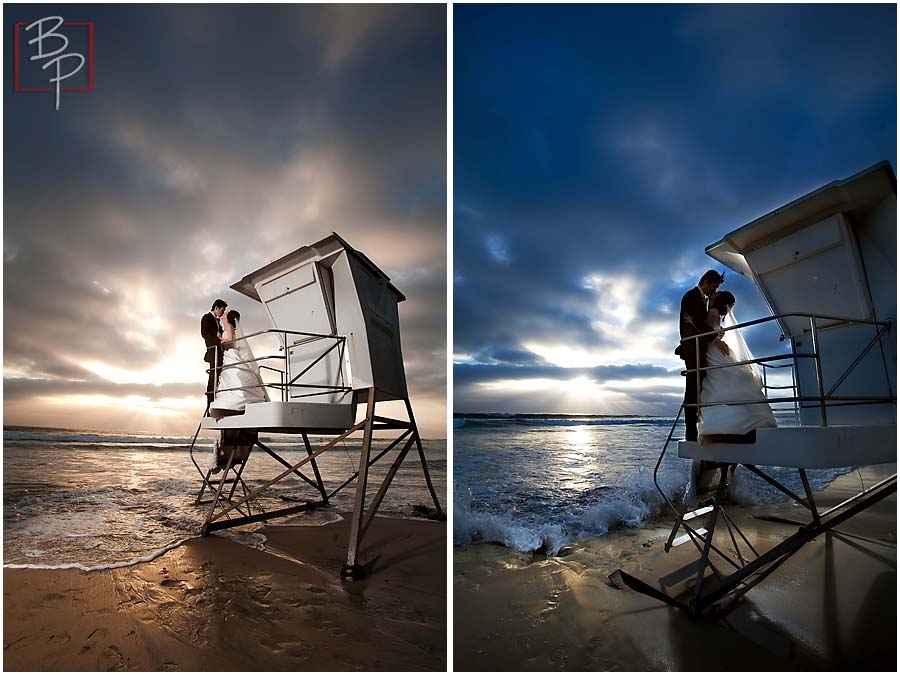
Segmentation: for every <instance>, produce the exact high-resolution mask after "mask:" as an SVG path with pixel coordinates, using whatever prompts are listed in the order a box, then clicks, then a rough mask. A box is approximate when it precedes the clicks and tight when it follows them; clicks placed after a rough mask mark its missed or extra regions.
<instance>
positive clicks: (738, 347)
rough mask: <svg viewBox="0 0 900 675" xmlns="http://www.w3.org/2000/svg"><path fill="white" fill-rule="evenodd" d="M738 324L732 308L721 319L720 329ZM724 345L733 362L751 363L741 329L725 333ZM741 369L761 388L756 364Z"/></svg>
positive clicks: (751, 358) (760, 379) (759, 368)
mask: <svg viewBox="0 0 900 675" xmlns="http://www.w3.org/2000/svg"><path fill="white" fill-rule="evenodd" d="M739 323H740V322H739V321H738V320H737V318H736V317H735V316H734V307H732V308H731V309H730V310H729V311H728V314H726V315H725V317H724V318H723V319H722V327H723V328H731V327H732V326H737V325H738V324H739ZM722 340H723V341H724V342H725V344H727V345H728V348H729V349H730V350H731V353H732V355H733V356H734V360H735V361H752V360H753V358H754V356H753V353H752V352H751V351H750V348H749V347H748V346H747V342H746V341H745V340H744V336H743V335H741V329H740V328H737V329H732V330H727V331H725V335H724V337H723V338H722ZM742 368H746V369H747V370H748V371H750V373H752V374H753V377H754V379H756V382H757V384H758V385H759V386H760V387H762V385H763V377H762V369H761V367H760V365H759V364H758V363H754V364H752V365H747V366H742Z"/></svg>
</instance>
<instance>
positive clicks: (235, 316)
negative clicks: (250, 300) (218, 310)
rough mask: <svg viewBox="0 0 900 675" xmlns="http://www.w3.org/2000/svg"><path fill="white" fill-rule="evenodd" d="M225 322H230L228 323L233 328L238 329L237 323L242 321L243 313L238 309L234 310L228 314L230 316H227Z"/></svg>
mask: <svg viewBox="0 0 900 675" xmlns="http://www.w3.org/2000/svg"><path fill="white" fill-rule="evenodd" d="M225 320H226V321H228V323H230V324H231V325H232V326H234V327H235V328H237V323H235V322H236V321H240V320H241V313H240V312H239V311H237V310H236V309H232V310H231V311H230V312H228V314H226V315H225Z"/></svg>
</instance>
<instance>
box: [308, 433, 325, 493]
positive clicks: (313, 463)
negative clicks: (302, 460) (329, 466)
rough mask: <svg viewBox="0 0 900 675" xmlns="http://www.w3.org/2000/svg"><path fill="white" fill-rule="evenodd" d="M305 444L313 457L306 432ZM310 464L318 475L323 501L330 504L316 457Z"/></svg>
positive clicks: (317, 479)
mask: <svg viewBox="0 0 900 675" xmlns="http://www.w3.org/2000/svg"><path fill="white" fill-rule="evenodd" d="M303 444H304V445H305V446H306V454H307V455H309V456H310V457H312V454H313V450H312V447H311V446H310V444H309V436H307V435H306V434H303ZM310 464H312V468H313V473H314V474H315V476H316V483H317V484H318V487H319V492H320V493H321V495H322V501H323V502H325V505H326V506H328V493H327V492H325V483H323V482H322V474H320V473H319V465H318V464H316V460H315V458H314V457H313V458H312V459H311V460H310Z"/></svg>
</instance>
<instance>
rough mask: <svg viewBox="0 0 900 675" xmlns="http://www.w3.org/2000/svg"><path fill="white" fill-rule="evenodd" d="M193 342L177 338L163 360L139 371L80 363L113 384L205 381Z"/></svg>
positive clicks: (99, 364) (97, 362) (195, 344)
mask: <svg viewBox="0 0 900 675" xmlns="http://www.w3.org/2000/svg"><path fill="white" fill-rule="evenodd" d="M197 342H198V341H197V340H195V339H193V338H180V339H179V340H178V341H177V342H176V343H175V346H174V349H172V350H171V351H170V352H169V354H168V358H167V359H166V360H165V361H162V362H161V363H156V364H154V365H153V366H152V367H150V368H148V369H146V370H141V371H133V370H126V369H124V368H118V367H116V366H112V365H109V364H107V363H103V362H101V361H88V362H86V363H82V364H81V365H82V366H83V367H84V368H86V369H87V370H89V371H91V372H92V373H94V374H95V375H98V376H100V377H102V378H103V379H105V380H109V381H110V382H116V383H117V384H126V383H130V384H156V385H163V384H174V383H192V384H193V383H196V382H203V381H205V380H206V373H205V372H204V370H203V361H202V360H201V359H200V356H201V354H200V352H199V351H198V348H197ZM201 346H202V345H201Z"/></svg>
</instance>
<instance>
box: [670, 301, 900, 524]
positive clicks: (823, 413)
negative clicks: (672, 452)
mask: <svg viewBox="0 0 900 675" xmlns="http://www.w3.org/2000/svg"><path fill="white" fill-rule="evenodd" d="M791 318H793V319H798V318H799V319H806V320H807V321H808V322H809V328H804V329H803V330H802V333H801V334H800V335H784V334H782V336H781V341H784V340H790V343H791V351H790V352H789V353H782V354H775V355H771V356H763V357H759V358H754V359H749V360H744V361H736V362H734V363H728V364H724V365H719V366H703V367H699V366H698V367H697V368H691V369H686V370H683V371H681V374H682V375H684V376H686V377H696V378H697V389H696V391H697V398H698V401H697V403H683V404H682V405H681V407H680V408H679V409H678V413H677V415H676V416H675V420H674V422H673V423H672V427H671V429H670V431H669V434H668V436H667V438H666V442H665V444H664V445H663V448H662V452H660V455H659V459H658V460H657V462H656V466H655V467H654V469H653V483H654V485H655V486H656V490H657V491H658V492H659V494H660V495H661V496H662V498H663V500H664V501H665V503H666V505H667V506H668V507H669V509H671V510H672V512H673V513H674V514H675V516H676V517H680V516H681V514H680V513H679V510H678V508H677V507H676V506H675V504H674V503H673V502H672V501H671V499H670V498H669V496H668V495H667V494H666V493H665V490H663V489H662V487H661V486H660V484H659V480H658V474H659V469H660V466H662V462H663V459H664V458H665V456H666V452H667V450H668V448H669V444H670V443H671V442H672V439H673V437H674V434H675V430H676V428H677V427H678V422H679V420H680V419H681V414H682V412H684V409H685V408H688V407H694V408H697V410H698V415H699V414H702V409H703V408H704V407H711V406H716V405H749V404H754V403H756V404H758V403H761V401H759V400H729V401H714V402H707V403H701V402H700V399H701V398H702V397H701V394H700V391H701V388H700V385H701V379H702V377H703V373H705V372H709V371H712V370H718V369H725V368H739V367H752V366H753V365H756V364H759V365H760V366H762V371H763V391H764V392H765V393H766V401H765V402H766V403H770V404H771V403H793V404H794V412H795V415H796V417H797V420H798V422H799V416H800V409H801V408H807V407H818V408H819V416H820V422H821V426H828V412H827V410H828V408H829V407H830V406H846V405H875V404H880V403H896V402H897V398H896V396H895V394H894V392H893V389H892V387H891V380H890V372H889V370H888V366H887V362H886V360H885V362H884V374H885V383H886V384H887V387H888V395H886V396H884V395H882V396H839V395H836V394H835V392H836V391H837V389H838V388H839V387H840V385H841V384H843V383H844V382H845V381H846V379H847V378H848V377H849V376H850V374H851V373H852V372H853V371H854V370H855V369H856V367H857V366H858V365H859V364H860V363H862V361H863V359H864V358H865V356H866V355H867V354H868V353H869V352H870V351H871V350H872V349H873V348H875V347H876V346H878V347H880V348H881V349H882V353H884V343H883V340H884V339H885V337H886V336H887V335H888V333H889V332H890V330H891V327H892V325H893V324H892V322H890V321H876V320H873V319H851V318H847V317H839V316H830V315H824V314H812V313H807V312H788V313H785V314H776V315H773V316H769V317H764V318H762V319H754V320H752V321H747V322H744V323H740V324H736V325H734V326H727V327H725V328H721V329H720V330H715V331H709V332H706V333H700V334H698V335H691V336H688V337H686V338H682V340H681V344H682V345H690V347H689V348H692V349H693V350H694V353H695V355H696V363H698V364H699V363H700V362H701V361H700V354H701V351H700V350H701V348H705V347H704V346H703V344H702V342H701V341H702V340H703V339H704V338H710V337H713V336H718V335H721V334H722V333H725V332H727V331H730V330H739V329H742V328H749V327H751V326H758V325H761V324H765V323H769V322H771V321H778V320H780V319H791ZM820 322H824V325H820ZM847 325H865V326H872V329H873V332H874V335H873V337H872V339H871V340H870V341H869V342H868V343H867V344H866V345H865V346H864V347H863V348H862V349H860V351H859V353H858V354H857V355H856V357H855V358H854V359H853V360H852V361H851V362H850V364H849V365H848V366H847V367H846V368H845V370H844V372H843V373H841V375H840V376H839V377H837V378H836V380H835V382H834V384H832V385H831V387H829V389H828V391H826V390H825V382H824V379H823V376H822V355H821V345H820V342H819V336H820V334H821V333H822V332H823V331H826V330H831V329H834V328H837V327H841V326H847ZM794 337H810V338H811V339H812V349H811V351H804V352H798V351H797V349H796V345H795V342H794V340H793V338H794ZM801 359H812V360H813V361H814V364H815V373H816V388H817V391H818V395H815V396H808V395H801V394H802V392H801V391H800V387H799V385H798V384H797V380H798V371H799V364H800V360H801ZM782 361H788V362H789V363H779V362H782ZM776 368H791V376H792V381H791V384H790V385H770V384H769V383H768V375H767V374H766V371H767V369H776ZM787 389H790V390H791V392H792V395H791V396H774V397H769V396H768V392H769V391H770V390H772V391H778V390H787Z"/></svg>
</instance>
